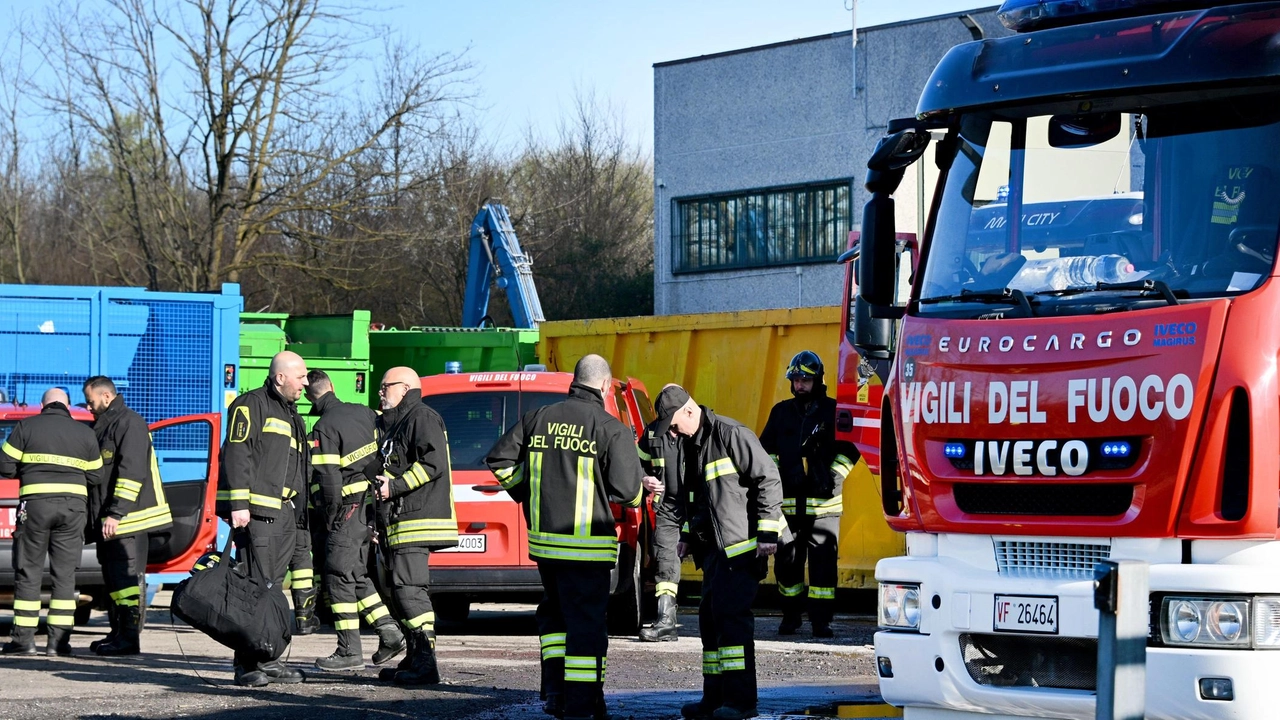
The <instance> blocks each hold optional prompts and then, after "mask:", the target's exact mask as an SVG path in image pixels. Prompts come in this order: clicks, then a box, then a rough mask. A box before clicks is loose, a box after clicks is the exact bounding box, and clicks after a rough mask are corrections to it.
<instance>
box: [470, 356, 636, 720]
mask: <svg viewBox="0 0 1280 720" xmlns="http://www.w3.org/2000/svg"><path fill="white" fill-rule="evenodd" d="M612 391H613V374H612V372H611V370H610V369H609V363H608V362H607V361H605V359H604V358H602V357H600V356H599V355H587V356H585V357H583V358H582V359H581V360H579V361H578V364H577V366H576V367H575V368H574V371H573V385H572V386H571V387H570V389H569V397H568V398H567V399H566V400H564V401H562V402H559V403H555V404H553V405H547V406H545V407H542V408H539V409H537V410H534V411H532V412H529V413H526V414H525V416H524V417H523V418H521V420H520V422H518V423H516V424H515V426H514V427H512V428H511V430H510V431H508V432H507V434H506V435H503V436H502V438H501V439H500V440H498V444H497V445H495V446H494V447H493V450H492V451H491V452H490V453H489V457H488V459H487V463H488V465H489V468H490V469H491V470H493V473H494V475H495V476H496V477H497V478H498V482H499V483H501V485H502V486H503V487H504V488H506V490H507V492H508V493H509V494H510V495H511V497H512V498H514V499H515V500H516V501H517V502H519V503H521V504H522V505H523V506H524V516H525V521H526V522H527V524H528V526H529V557H530V558H531V559H532V560H534V561H535V562H537V563H538V573H539V574H540V575H541V577H542V588H543V596H542V602H541V603H539V605H538V634H539V635H540V640H541V646H542V693H543V699H544V700H546V707H545V708H544V710H545V712H547V713H548V714H551V715H554V716H556V717H559V718H565V719H566V720H574V719H583V720H585V719H587V718H594V719H595V720H604V719H605V718H608V717H610V716H609V714H608V712H607V711H606V709H605V703H604V677H605V664H606V655H607V653H608V649H609V635H608V630H607V628H606V625H605V609H606V607H607V606H608V603H609V576H610V571H611V569H612V568H613V566H614V565H615V564H616V562H617V557H618V541H617V535H616V534H615V529H614V519H613V513H612V512H611V511H610V509H609V503H610V502H618V503H622V504H624V505H627V506H628V507H638V506H639V505H640V501H641V499H642V497H643V489H642V488H641V477H642V476H643V470H642V469H641V467H640V461H639V458H638V457H637V455H636V443H635V436H634V435H633V434H632V433H631V431H630V430H629V429H628V428H627V427H626V426H625V425H623V424H622V422H620V421H619V420H618V419H617V418H615V417H613V416H612V415H610V414H609V413H608V412H607V411H606V410H605V408H604V393H608V392H612Z"/></svg>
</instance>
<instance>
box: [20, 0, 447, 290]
mask: <svg viewBox="0 0 1280 720" xmlns="http://www.w3.org/2000/svg"><path fill="white" fill-rule="evenodd" d="M359 17H360V12H359V8H355V7H343V6H337V5H333V4H331V3H329V2H326V1H324V0H256V1H250V0H181V2H178V3H177V4H176V5H174V6H172V7H167V8H164V7H160V6H159V5H157V4H155V3H153V2H151V0H107V9H106V10H105V11H104V12H99V13H91V12H86V11H84V10H83V9H77V10H76V11H75V12H70V13H65V14H63V15H59V16H51V17H50V24H49V32H48V33H47V34H46V35H45V36H44V38H43V42H42V48H43V49H44V51H45V57H46V58H47V59H48V60H49V62H50V63H51V64H54V65H56V66H58V67H59V69H60V70H61V71H64V72H65V76H66V77H68V78H70V83H69V84H70V87H69V88H67V89H66V90H65V91H59V92H45V93H44V99H45V101H46V104H47V105H48V106H49V107H50V108H51V109H54V110H57V111H59V112H60V113H62V114H65V115H67V116H68V117H71V118H73V119H74V121H75V122H77V123H79V124H81V125H83V126H84V127H86V128H88V129H89V131H90V133H91V135H92V136H93V139H94V143H95V146H96V147H97V148H98V149H99V150H101V152H102V153H103V154H104V156H105V158H106V162H107V165H108V167H109V168H110V170H111V179H112V181H113V184H114V192H113V194H112V196H111V199H112V200H113V201H114V202H116V203H118V207H117V208H116V210H117V211H118V213H117V214H118V216H119V217H120V218H122V219H124V220H125V224H126V226H127V232H128V235H129V237H130V240H131V246H132V249H133V251H134V252H135V253H136V254H137V257H138V259H139V260H140V262H141V265H142V266H143V267H144V268H145V277H146V283H147V285H148V286H150V287H162V286H163V287H170V288H174V289H181V290H207V289H213V288H215V287H216V286H217V285H218V283H220V282H222V281H232V282H238V281H240V280H241V279H242V277H246V278H247V277H251V276H252V275H253V274H254V273H257V274H259V275H260V274H261V270H260V269H261V268H264V267H268V266H275V267H289V266H293V267H299V266H298V261H297V260H296V258H295V255H296V254H297V253H295V252H294V250H296V249H298V248H301V247H303V246H318V245H335V244H341V243H370V242H375V241H377V240H378V239H379V238H377V234H376V232H370V231H371V230H372V228H370V227H368V226H361V225H360V224H359V223H358V222H354V223H353V221H354V219H355V218H357V217H358V216H359V215H360V214H361V213H362V212H364V211H365V210H367V209H368V208H370V207H375V206H378V205H379V204H380V203H381V202H382V200H383V198H385V197H393V196H394V195H395V194H396V193H398V192H402V191H403V189H404V188H403V187H400V186H398V185H397V183H398V182H399V181H400V180H403V178H405V177H406V174H405V173H403V172H402V171H401V172H399V173H397V172H395V170H396V168H394V167H393V166H388V165H386V164H385V163H373V164H370V163H366V162H365V160H366V158H367V156H369V155H370V154H377V153H379V152H380V151H381V150H382V148H383V146H384V145H385V144H386V143H387V139H388V137H390V136H392V135H396V134H399V135H401V136H403V135H404V134H405V133H412V134H416V136H417V137H419V138H422V137H428V136H430V135H431V134H432V133H434V132H438V131H439V130H440V127H441V126H442V124H444V122H445V120H446V118H447V117H448V109H449V108H450V107H451V105H452V104H453V103H454V102H456V101H458V100H459V99H461V98H462V97H464V96H465V94H466V83H467V81H468V79H469V77H468V75H467V69H468V68H467V66H466V64H465V63H464V62H463V61H462V59H461V58H460V57H458V56H457V55H454V54H448V53H444V54H436V55H429V56H428V55H424V54H422V53H421V52H418V51H416V50H414V49H408V48H404V47H402V46H391V47H389V48H388V52H387V53H386V57H385V58H384V65H385V67H386V68H387V69H386V70H385V71H384V73H383V80H384V81H383V82H382V83H381V85H380V89H381V94H380V96H378V97H376V98H373V99H372V100H369V101H361V99H360V98H359V96H358V94H357V95H355V96H354V99H351V98H352V95H351V94H349V93H347V92H346V91H349V88H344V87H343V86H341V85H340V84H339V78H341V77H343V73H346V72H348V71H351V70H353V69H354V68H355V67H356V65H355V62H356V60H358V59H360V57H361V55H360V53H359V52H358V47H360V46H361V44H362V43H364V42H365V41H367V40H368V39H369V38H370V37H371V35H372V34H373V32H374V28H372V27H369V26H365V25H362V24H361V23H360V22H359ZM373 168H376V169H377V171H378V172H379V173H383V174H382V175H379V176H378V177H376V178H370V177H369V176H368V174H369V172H371V171H372V169H373ZM362 171H363V172H364V176H361V172H362ZM357 180H359V182H357ZM335 187H341V188H342V191H340V192H335V191H334V189H335ZM316 218H322V219H327V220H316ZM334 221H336V222H334ZM333 228H337V229H341V230H344V232H331V231H330V230H331V229H333ZM299 269H305V270H306V271H308V272H310V273H312V274H316V275H320V276H323V277H325V278H326V279H328V280H329V281H332V282H336V283H339V284H341V283H342V282H344V281H343V280H342V276H343V273H342V272H340V271H341V270H343V268H339V267H328V268H326V267H318V266H316V265H314V264H306V265H305V266H304V267H299ZM246 271H249V272H250V275H249V276H246V275H245V273H246Z"/></svg>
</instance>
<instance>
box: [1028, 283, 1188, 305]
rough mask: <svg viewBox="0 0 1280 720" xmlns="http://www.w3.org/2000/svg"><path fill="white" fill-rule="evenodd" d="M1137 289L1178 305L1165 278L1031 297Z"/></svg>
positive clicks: (1033, 294)
mask: <svg viewBox="0 0 1280 720" xmlns="http://www.w3.org/2000/svg"><path fill="white" fill-rule="evenodd" d="M1117 290H1119V291H1121V292H1123V291H1125V290H1135V291H1137V292H1139V293H1142V294H1143V295H1146V294H1148V293H1159V295H1160V297H1162V298H1163V299H1164V301H1165V302H1166V303H1168V304H1170V305H1177V304H1178V298H1177V296H1175V295H1174V294H1173V290H1170V289H1169V284H1168V283H1166V282H1165V281H1163V280H1134V281H1133V282H1119V283H1108V282H1100V283H1097V284H1096V285H1094V286H1093V287H1070V288H1063V289H1062V290H1042V291H1040V292H1034V293H1031V297H1048V296H1051V297H1067V296H1069V295H1084V294H1085V293H1096V292H1115V291H1117Z"/></svg>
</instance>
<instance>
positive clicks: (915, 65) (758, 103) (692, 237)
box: [653, 7, 1009, 315]
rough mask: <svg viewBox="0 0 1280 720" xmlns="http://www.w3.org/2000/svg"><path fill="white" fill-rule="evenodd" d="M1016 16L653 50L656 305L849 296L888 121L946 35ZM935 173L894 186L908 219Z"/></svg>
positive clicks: (918, 84) (953, 37)
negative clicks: (846, 288)
mask: <svg viewBox="0 0 1280 720" xmlns="http://www.w3.org/2000/svg"><path fill="white" fill-rule="evenodd" d="M1008 32H1009V31H1008V30H1006V29H1005V28H1004V27H1003V26H1002V25H1001V24H1000V22H999V20H998V19H997V18H996V15H995V8H994V7H988V8H982V9H978V10H972V11H968V12H964V13H952V14H948V15H940V16H936V17H929V18H923V19H919V20H912V21H907V22H900V23H893V24H889V25H880V26H874V27H867V28H859V29H858V30H857V33H858V42H857V46H856V51H855V48H854V43H853V38H852V32H851V31H849V30H845V31H843V32H835V33H832V34H830V35H822V36H819V37H812V38H804V39H800V40H791V41H788V42H780V43H776V44H772V45H764V46H760V47H753V48H746V49H743V50H735V51H731V52H724V53H718V54H714V55H703V56H700V57H694V58H687V59H684V60H674V61H671V62H662V63H657V64H655V65H654V71H653V75H654V81H653V96H654V133H653V135H654V137H653V154H654V182H655V188H654V230H655V237H654V305H655V308H654V309H655V312H656V314H658V315H673V314H682V313H704V312H721V311H735V310H756V309H767V308H791V307H811V306H822V305H836V304H839V302H840V294H841V291H842V284H843V270H842V269H841V268H840V267H839V266H837V265H835V263H834V262H833V261H834V259H835V258H836V256H838V255H839V254H840V253H841V252H843V251H844V249H845V246H846V244H847V241H848V233H849V231H850V230H854V229H857V228H858V224H859V223H860V222H861V214H862V205H863V204H864V203H865V202H866V193H865V190H863V188H862V178H863V176H864V175H865V168H866V161H867V157H868V156H869V155H870V153H871V151H872V150H873V149H874V148H875V145H876V142H877V141H878V140H879V139H880V138H881V136H882V135H883V134H884V131H885V128H886V127H887V125H888V123H889V121H890V120H892V119H894V118H899V117H907V116H910V115H913V114H914V112H915V106H916V101H917V100H918V98H919V95H920V90H921V88H922V87H923V86H924V83H925V82H926V81H927V80H928V78H929V75H930V73H931V72H932V70H933V67H934V65H936V64H937V62H938V60H940V59H941V58H942V56H943V54H945V53H946V51H947V50H948V49H949V48H951V47H952V46H954V45H956V44H959V43H962V42H968V41H970V40H973V39H975V38H978V37H982V36H986V37H998V36H1002V35H1006V34H1008ZM855 77H856V78H857V84H856V87H855V84H854V78H855ZM920 172H921V173H923V172H924V169H923V168H922V169H921V170H920ZM928 179H929V178H928V177H925V176H923V175H921V176H919V177H915V178H913V177H912V176H910V175H909V176H908V182H906V183H904V186H903V188H902V189H901V190H900V191H899V193H898V196H897V199H898V205H899V212H898V217H899V227H900V228H905V229H914V228H915V227H916V226H917V225H918V223H919V214H920V212H919V208H920V205H922V204H923V198H924V197H925V194H926V193H923V192H921V191H920V189H921V188H922V187H925V186H927V185H928Z"/></svg>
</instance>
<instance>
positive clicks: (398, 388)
mask: <svg viewBox="0 0 1280 720" xmlns="http://www.w3.org/2000/svg"><path fill="white" fill-rule="evenodd" d="M379 394H381V396H382V415H381V416H380V417H379V418H378V429H379V432H380V437H381V438H382V439H381V447H380V448H379V458H380V460H381V463H382V473H381V474H379V475H377V476H376V482H377V484H378V487H377V492H378V498H379V500H380V501H381V502H380V504H379V515H380V517H379V518H378V520H379V523H380V525H379V532H380V534H379V542H381V543H385V544H384V545H383V547H385V548H386V549H387V551H388V554H389V555H390V563H389V568H388V569H389V572H388V578H389V581H390V582H389V584H390V586H391V588H390V589H391V597H392V612H393V613H394V614H395V616H396V619H397V620H399V621H400V624H401V625H403V626H404V629H405V630H406V631H407V633H408V641H409V652H408V653H407V654H406V656H405V657H404V659H403V660H401V662H400V664H399V665H398V666H397V667H395V668H385V669H384V670H382V671H381V672H379V673H378V677H379V678H382V679H384V680H392V681H394V682H395V683H396V684H397V685H433V684H436V683H438V682H440V670H439V668H438V667H437V666H436V631H435V622H436V614H435V610H433V609H432V607H431V593H430V576H429V574H428V569H427V560H428V558H429V557H430V554H431V550H432V549H439V548H447V547H454V546H456V545H457V544H458V516H457V513H456V512H455V511H454V507H453V473H452V472H451V471H450V468H449V438H448V436H447V435H446V434H445V427H444V420H443V419H441V417H440V414H439V413H437V412H436V411H435V410H432V409H431V408H430V407H428V406H427V405H426V404H425V403H423V402H422V385H421V381H420V380H419V379H418V373H417V372H415V371H414V370H413V368H407V367H394V368H391V369H390V370H388V371H387V372H386V374H385V375H383V376H382V385H381V386H380V388H379Z"/></svg>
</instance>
